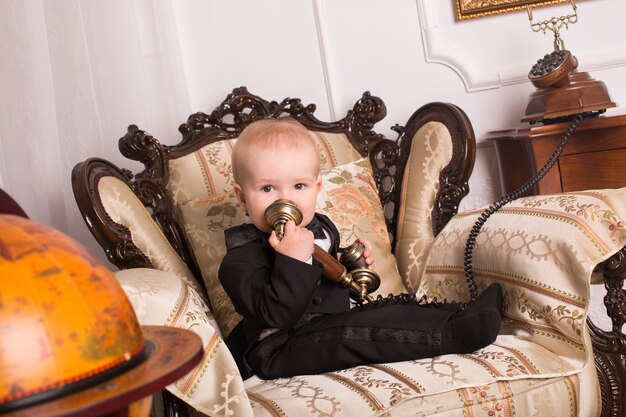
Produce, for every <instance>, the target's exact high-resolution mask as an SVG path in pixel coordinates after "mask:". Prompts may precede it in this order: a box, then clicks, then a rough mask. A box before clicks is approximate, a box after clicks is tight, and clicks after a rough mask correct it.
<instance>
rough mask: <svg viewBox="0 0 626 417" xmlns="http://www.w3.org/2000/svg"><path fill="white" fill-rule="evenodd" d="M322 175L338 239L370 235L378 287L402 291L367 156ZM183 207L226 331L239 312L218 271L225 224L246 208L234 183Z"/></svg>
mask: <svg viewBox="0 0 626 417" xmlns="http://www.w3.org/2000/svg"><path fill="white" fill-rule="evenodd" d="M321 179H322V191H321V192H320V194H319V196H318V201H317V208H316V209H317V211H319V212H320V213H323V214H326V215H328V216H329V217H330V219H331V220H332V221H333V222H334V223H335V225H336V226H337V229H338V230H339V232H340V237H341V242H340V245H341V246H342V247H346V246H348V245H349V244H351V243H352V242H353V241H354V240H355V239H356V238H357V237H363V238H365V239H366V240H368V241H369V242H370V244H371V248H372V252H373V255H374V256H375V259H376V271H377V272H378V273H379V275H380V276H381V281H382V283H381V287H380V288H379V290H378V291H377V293H380V294H385V295H386V294H388V293H396V294H397V293H400V292H403V291H404V287H403V286H402V282H401V280H400V276H399V274H398V271H397V268H396V261H395V258H394V256H393V254H392V253H391V247H390V241H389V235H388V233H387V226H386V225H385V222H384V219H383V212H382V206H381V204H380V200H379V199H378V197H377V193H376V186H375V182H374V178H373V175H372V169H371V166H370V164H369V161H368V160H366V159H359V160H357V161H355V162H351V163H347V164H343V165H339V166H336V167H334V168H332V169H329V170H325V171H322V172H321ZM180 212H181V216H182V219H183V222H182V223H183V225H184V228H185V233H186V235H187V238H188V239H189V242H190V245H191V247H192V248H193V251H194V255H195V257H196V259H197V261H198V264H199V266H200V270H201V271H202V275H203V279H204V282H205V285H206V287H207V292H208V295H209V299H210V301H211V306H212V310H213V313H214V314H215V316H216V318H217V321H218V323H219V324H220V328H221V329H222V331H223V332H224V334H225V335H227V334H228V333H229V332H230V331H231V330H232V328H233V327H234V326H235V325H236V324H237V323H238V322H239V320H240V319H241V317H240V316H239V315H238V314H237V313H236V312H235V310H234V307H233V305H232V303H231V302H230V299H229V298H228V296H227V295H226V293H225V291H224V289H223V288H222V286H221V284H220V283H219V279H218V276H217V275H218V270H219V265H220V262H221V260H222V258H223V257H224V254H225V253H226V246H225V243H224V229H225V228H228V227H232V226H235V225H238V224H241V223H243V222H244V217H243V213H242V211H241V210H240V209H239V208H238V207H237V200H236V198H235V196H234V193H233V192H232V189H231V191H230V192H223V193H221V194H218V195H214V196H209V197H204V198H198V199H195V200H192V201H189V202H187V203H186V204H182V205H181V206H180ZM375 294H376V293H375Z"/></svg>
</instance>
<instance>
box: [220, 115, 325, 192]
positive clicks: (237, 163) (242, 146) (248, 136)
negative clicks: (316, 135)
mask: <svg viewBox="0 0 626 417" xmlns="http://www.w3.org/2000/svg"><path fill="white" fill-rule="evenodd" d="M303 145H304V146H310V147H311V149H312V150H313V151H314V154H315V155H316V157H315V158H316V172H317V173H319V170H320V158H319V150H318V148H317V145H316V144H315V142H314V141H313V139H312V138H311V136H310V135H309V132H308V130H307V129H306V128H305V127H304V126H303V125H302V124H301V123H300V122H298V121H296V120H295V119H292V118H289V117H285V118H280V119H262V120H258V121H256V122H253V123H251V124H249V125H248V126H247V127H246V128H245V129H244V130H243V131H242V132H241V134H240V135H239V137H238V138H237V141H236V142H235V146H234V147H233V154H232V166H233V179H234V180H235V182H236V183H240V181H241V179H242V177H245V167H246V163H247V162H248V161H249V160H250V158H251V157H253V155H252V153H251V150H253V149H254V148H257V149H277V148H290V149H296V148H299V147H301V146H303Z"/></svg>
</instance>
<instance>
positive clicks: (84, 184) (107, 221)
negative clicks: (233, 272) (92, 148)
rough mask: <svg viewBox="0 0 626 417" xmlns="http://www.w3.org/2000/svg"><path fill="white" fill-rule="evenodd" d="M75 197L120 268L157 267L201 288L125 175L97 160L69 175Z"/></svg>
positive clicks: (93, 231) (88, 225) (78, 167)
mask: <svg viewBox="0 0 626 417" xmlns="http://www.w3.org/2000/svg"><path fill="white" fill-rule="evenodd" d="M72 187H73V190H74V196H75V198H76V202H77V204H78V206H79V209H80V212H81V213H82V215H83V218H84V219H85V223H86V224H87V227H89V230H90V231H91V233H92V234H93V235H94V237H95V238H96V240H97V241H98V243H99V244H100V246H102V248H103V249H104V251H105V253H106V254H107V258H108V259H109V260H110V261H111V262H112V263H113V264H114V265H115V266H117V267H118V268H120V269H126V268H155V269H159V270H162V271H168V272H171V273H174V274H175V275H177V276H179V277H181V278H182V279H184V280H185V281H186V282H187V283H189V284H190V285H193V287H194V289H196V290H197V291H199V292H200V293H201V294H204V292H203V291H202V286H201V284H199V283H198V281H197V280H196V278H195V277H194V275H193V273H192V272H191V271H190V269H189V268H188V267H187V264H186V263H185V262H184V261H183V259H182V258H181V256H180V255H179V253H178V252H177V251H176V250H175V248H174V247H173V246H172V245H171V244H170V241H169V240H168V239H167V238H166V236H165V235H164V233H163V231H162V228H161V227H160V226H159V225H158V224H157V223H156V222H155V221H154V219H153V217H152V216H151V215H150V213H149V212H148V210H146V208H145V206H144V204H143V203H142V201H141V200H140V199H139V198H138V197H137V195H136V194H135V193H134V192H133V189H132V188H131V184H130V182H129V177H128V175H127V174H126V173H125V171H123V170H121V169H119V168H118V167H117V166H115V165H114V164H112V163H110V162H109V161H106V160H104V159H100V158H91V159H87V160H86V161H84V162H81V163H79V164H77V165H76V167H74V169H73V171H72Z"/></svg>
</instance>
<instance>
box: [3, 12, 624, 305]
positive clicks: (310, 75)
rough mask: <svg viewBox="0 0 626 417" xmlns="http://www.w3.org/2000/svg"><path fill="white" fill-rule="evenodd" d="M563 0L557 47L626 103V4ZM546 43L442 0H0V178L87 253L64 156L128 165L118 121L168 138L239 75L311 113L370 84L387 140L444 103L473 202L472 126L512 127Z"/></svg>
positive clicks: (517, 24) (480, 173)
mask: <svg viewBox="0 0 626 417" xmlns="http://www.w3.org/2000/svg"><path fill="white" fill-rule="evenodd" d="M571 12H572V10H571V8H570V7H569V4H568V3H565V4H561V5H557V6H552V7H546V8H542V9H538V10H535V12H534V15H535V19H536V20H543V19H546V18H549V17H552V16H560V15H564V14H569V13H571ZM578 13H579V22H578V23H576V24H575V25H572V26H571V27H570V29H569V30H564V31H563V33H562V36H563V38H564V40H565V44H566V46H567V47H568V48H569V49H570V50H571V51H572V52H574V54H575V55H576V56H577V57H578V58H579V61H580V68H581V69H582V70H586V71H590V72H591V73H592V76H594V77H595V78H597V79H600V80H602V81H604V82H605V83H606V84H607V86H608V87H609V91H610V92H611V95H612V98H613V101H615V102H617V103H618V104H620V103H621V104H622V105H624V106H626V83H625V82H624V81H625V79H626V43H624V39H626V25H625V24H624V21H623V20H624V16H626V2H624V0H593V1H591V0H581V1H580V2H579V3H578ZM551 43H552V39H551V35H550V34H548V35H545V36H544V35H542V34H541V33H533V32H532V31H531V30H530V27H529V22H528V18H527V15H526V13H525V12H516V13H509V14H505V15H499V16H493V17H486V18H479V19H472V20H469V21H463V22H457V21H456V20H455V11H454V0H394V1H389V0H298V1H294V0H263V1H259V0H230V1H219V0H185V1H176V0H106V1H97V0H55V1H46V0H0V54H1V55H2V59H1V60H0V83H1V84H0V86H1V89H0V91H1V93H0V94H1V95H0V121H1V123H0V140H1V141H0V164H1V166H0V186H2V187H3V188H4V189H6V190H7V191H8V192H9V193H11V194H12V195H13V196H14V197H15V198H16V199H17V200H18V202H19V203H20V204H21V205H22V206H23V207H24V208H25V210H26V211H27V212H28V213H29V214H30V215H31V216H32V217H33V218H34V219H36V220H39V221H41V222H44V223H47V224H50V225H52V226H54V227H57V228H59V229H61V230H63V231H65V232H67V233H69V234H70V235H72V236H73V237H75V238H76V239H78V240H79V241H81V242H83V243H84V244H85V245H86V246H87V247H88V248H90V249H91V250H92V251H94V252H95V253H97V254H99V255H100V256H102V253H101V251H100V249H99V247H98V246H97V245H96V244H95V241H94V240H93V238H92V237H91V235H90V234H89V232H88V231H87V229H86V227H85V225H84V224H83V221H82V220H81V219H80V215H79V213H78V210H77V209H76V205H75V203H74V199H73V196H72V192H71V187H70V172H71V169H72V167H73V166H74V165H75V164H76V163H77V162H79V161H81V160H84V159H85V158H87V157H91V156H98V157H103V158H106V159H109V160H111V161H113V162H115V163H118V164H120V165H121V166H123V167H127V168H131V169H133V170H136V169H137V168H138V164H132V163H129V162H125V161H124V160H123V158H122V157H121V156H120V155H119V153H118V151H117V140H118V138H119V137H121V136H122V135H123V134H124V133H125V131H126V127H127V126H128V125H129V124H131V123H134V124H137V125H139V126H140V128H142V129H144V130H147V131H149V132H151V133H152V134H153V135H154V136H155V137H157V138H158V139H160V140H161V141H162V142H164V143H168V144H173V143H175V142H176V141H177V140H178V138H179V134H178V132H177V127H178V125H179V124H180V123H182V122H184V121H185V120H186V117H187V115H189V114H190V113H192V112H196V111H208V110H211V109H212V108H213V107H214V106H216V105H217V104H219V102H220V101H221V100H222V99H223V98H224V96H225V95H226V94H227V93H229V92H230V91H231V90H232V88H234V87H238V86H242V85H245V86H247V87H248V88H249V90H250V91H251V92H252V93H255V94H257V95H260V96H261V97H263V98H267V99H275V100H280V99H282V98H285V97H287V96H290V97H298V98H301V99H302V101H303V102H305V103H316V104H317V106H318V107H317V115H318V117H319V118H320V119H322V120H328V119H333V120H334V119H338V118H340V117H342V116H343V115H344V114H345V113H346V111H347V110H349V109H350V108H351V107H352V105H353V104H354V102H355V101H356V100H357V99H358V98H359V97H361V94H362V93H363V92H364V91H370V92H371V93H372V94H374V95H377V96H379V97H381V98H382V99H383V100H384V101H385V103H386V105H387V110H388V115H387V118H386V119H385V120H383V121H382V122H381V123H380V124H379V126H378V130H379V131H380V132H382V133H386V134H388V135H389V136H390V137H392V138H393V137H395V133H393V132H391V131H390V127H391V126H392V125H394V124H396V123H399V124H403V123H404V122H405V121H406V120H407V119H408V118H409V116H410V115H411V114H412V113H413V111H415V110H416V109H417V108H418V107H420V106H421V105H423V104H425V103H427V102H430V101H445V102H452V103H455V104H457V105H459V106H460V107H461V108H463V109H464V110H465V111H466V112H467V114H468V115H469V117H470V119H471V121H472V123H473V125H474V129H475V131H476V134H477V137H478V140H479V152H478V160H477V164H476V168H475V171H474V175H473V177H472V179H471V182H470V186H471V193H470V195H469V196H468V198H466V199H465V201H464V203H463V204H464V205H463V207H462V208H463V209H467V208H472V207H477V206H481V205H485V204H488V203H490V202H492V201H493V200H495V199H496V198H497V197H499V195H500V189H499V181H498V172H497V165H496V161H495V157H494V152H493V149H492V147H491V145H490V144H489V143H488V142H486V141H482V140H481V138H482V137H484V136H485V134H486V133H487V132H488V131H490V130H495V129H502V128H506V127H511V126H515V125H518V124H519V120H520V118H521V116H522V115H523V113H524V110H525V106H526V101H527V98H528V95H529V94H530V93H531V92H532V86H531V85H530V84H529V83H528V82H527V80H526V78H525V77H526V72H527V70H528V69H529V68H530V66H531V65H532V64H533V63H534V62H535V61H536V59H537V58H539V57H541V56H543V55H544V54H545V53H547V52H549V51H550V49H551ZM102 257H103V256H102ZM596 299H597V300H599V299H600V296H599V295H596Z"/></svg>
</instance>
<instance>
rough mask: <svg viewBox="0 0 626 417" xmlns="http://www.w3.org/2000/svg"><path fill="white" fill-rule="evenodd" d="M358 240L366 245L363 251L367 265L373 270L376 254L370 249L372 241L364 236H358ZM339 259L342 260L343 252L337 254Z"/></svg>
mask: <svg viewBox="0 0 626 417" xmlns="http://www.w3.org/2000/svg"><path fill="white" fill-rule="evenodd" d="M357 242H360V243H361V244H363V245H364V246H365V250H364V251H363V259H365V264H366V265H367V267H368V268H369V269H371V270H372V271H373V270H374V255H373V254H372V251H371V249H370V243H369V242H368V241H367V240H365V239H363V238H358V239H357ZM337 259H339V260H341V253H338V254H337Z"/></svg>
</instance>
